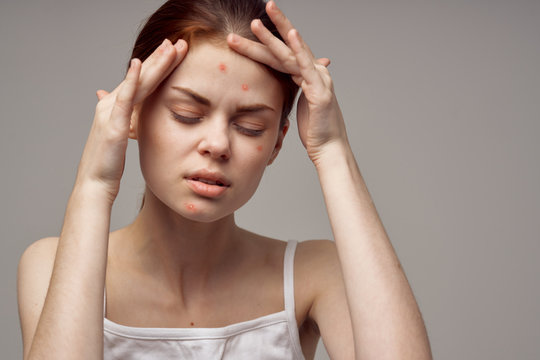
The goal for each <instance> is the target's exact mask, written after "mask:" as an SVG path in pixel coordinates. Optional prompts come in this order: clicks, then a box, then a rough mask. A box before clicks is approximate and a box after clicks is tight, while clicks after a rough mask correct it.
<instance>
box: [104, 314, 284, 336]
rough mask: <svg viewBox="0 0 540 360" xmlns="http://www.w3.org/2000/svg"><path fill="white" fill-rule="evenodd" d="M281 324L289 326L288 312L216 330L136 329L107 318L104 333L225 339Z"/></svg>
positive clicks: (260, 317) (264, 316) (216, 328)
mask: <svg viewBox="0 0 540 360" xmlns="http://www.w3.org/2000/svg"><path fill="white" fill-rule="evenodd" d="M279 323H283V324H284V326H287V313H286V310H281V311H279V312H275V313H271V314H268V315H263V316H259V317H257V318H255V319H250V320H246V321H242V322H238V323H234V324H230V325H226V326H222V327H215V328H156V327H134V326H127V325H121V324H118V323H115V322H114V321H111V320H109V319H107V318H106V317H104V318H103V328H104V331H106V332H109V333H111V334H115V335H117V336H122V337H129V338H138V339H162V340H167V339H170V340H181V339H202V338H224V337H229V336H233V335H237V334H239V333H242V332H246V331H251V330H256V329H259V328H263V327H267V326H272V325H275V324H279Z"/></svg>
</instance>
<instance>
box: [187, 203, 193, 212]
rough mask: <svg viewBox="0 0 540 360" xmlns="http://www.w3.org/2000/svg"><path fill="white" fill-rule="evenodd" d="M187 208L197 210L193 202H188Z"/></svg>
mask: <svg viewBox="0 0 540 360" xmlns="http://www.w3.org/2000/svg"><path fill="white" fill-rule="evenodd" d="M186 209H188V210H189V211H195V205H193V204H186Z"/></svg>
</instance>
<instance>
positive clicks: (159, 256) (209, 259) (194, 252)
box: [124, 191, 241, 292]
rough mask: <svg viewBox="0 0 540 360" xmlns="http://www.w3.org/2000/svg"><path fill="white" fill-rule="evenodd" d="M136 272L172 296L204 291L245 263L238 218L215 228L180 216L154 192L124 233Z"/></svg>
mask: <svg viewBox="0 0 540 360" xmlns="http://www.w3.org/2000/svg"><path fill="white" fill-rule="evenodd" d="M125 231H126V234H125V235H126V236H125V237H124V238H125V239H128V240H127V243H129V245H128V244H125V245H127V246H126V247H127V248H128V249H129V250H128V251H129V252H128V254H126V255H128V256H130V257H131V258H132V259H133V261H135V266H136V267H137V268H138V269H139V270H141V271H143V272H144V273H145V274H148V275H150V276H152V277H153V278H155V280H157V281H159V282H163V285H165V286H166V287H167V288H169V289H170V290H172V291H175V292H176V291H180V292H182V291H185V290H186V288H190V290H191V291H195V292H196V291H203V290H204V289H206V288H208V287H209V286H211V285H212V282H213V281H215V280H218V279H219V276H223V275H224V274H226V272H227V271H228V270H230V269H231V264H235V263H236V262H237V261H238V260H239V257H240V251H239V249H240V238H241V236H239V235H240V233H241V229H239V228H238V227H237V226H236V224H235V221H234V214H230V215H228V216H226V217H224V218H221V219H219V220H216V221H213V222H197V221H192V220H189V219H187V218H185V217H182V216H180V215H179V214H177V213H175V212H174V211H173V210H171V209H170V208H168V207H167V206H165V205H164V204H163V203H161V201H159V200H158V199H156V198H155V197H154V196H153V194H151V193H150V192H149V191H147V192H146V195H145V204H144V206H143V208H142V209H141V211H140V213H139V214H138V216H137V218H136V219H135V221H134V222H133V223H132V224H131V225H129V226H128V227H126V228H125Z"/></svg>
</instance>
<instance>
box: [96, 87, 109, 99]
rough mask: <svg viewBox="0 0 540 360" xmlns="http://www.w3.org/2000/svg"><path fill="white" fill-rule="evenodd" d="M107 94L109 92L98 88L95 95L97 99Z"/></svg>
mask: <svg viewBox="0 0 540 360" xmlns="http://www.w3.org/2000/svg"><path fill="white" fill-rule="evenodd" d="M107 95H109V92H107V91H105V90H102V89H99V90H98V91H96V96H97V98H98V100H101V99H103V98H104V97H105V96H107Z"/></svg>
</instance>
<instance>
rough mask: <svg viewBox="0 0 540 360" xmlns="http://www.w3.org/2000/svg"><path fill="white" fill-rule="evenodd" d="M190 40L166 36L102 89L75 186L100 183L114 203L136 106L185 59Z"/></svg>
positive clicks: (99, 187)
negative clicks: (109, 89) (112, 84)
mask: <svg viewBox="0 0 540 360" xmlns="http://www.w3.org/2000/svg"><path fill="white" fill-rule="evenodd" d="M187 48H188V46H187V43H186V42H185V41H184V40H182V39H180V40H178V41H177V42H176V43H175V44H174V45H173V44H172V43H171V42H170V41H169V40H168V39H165V40H164V41H163V43H162V44H161V45H160V46H159V47H158V48H157V49H156V50H155V51H154V52H153V53H152V55H150V56H149V57H148V58H147V59H146V60H145V61H144V63H142V64H141V61H140V60H139V59H132V60H131V63H130V67H129V70H128V72H127V74H126V77H125V79H124V80H123V81H122V82H121V83H120V85H118V86H117V87H116V89H114V90H113V91H112V92H110V93H108V92H107V91H105V90H98V91H97V96H98V99H99V101H98V104H97V106H96V113H95V116H94V122H93V124H92V128H91V130H90V134H89V136H88V140H87V141H86V145H85V147H84V151H83V155H82V158H81V161H80V163H79V168H78V171H77V179H76V181H75V187H77V186H81V187H85V186H86V185H87V184H91V187H95V186H94V185H97V188H98V189H102V191H104V192H105V195H106V196H107V198H108V199H109V200H110V201H111V204H112V202H113V201H114V199H115V198H116V196H117V194H118V191H119V189H120V180H121V178H122V174H123V172H124V164H125V156H126V148H127V143H128V136H129V132H130V122H131V117H132V113H133V108H134V106H135V105H137V104H139V103H141V102H142V101H143V100H144V99H145V98H146V97H147V96H148V95H150V94H151V93H152V92H153V91H154V90H155V89H156V88H157V87H158V86H159V84H160V83H161V82H162V81H163V80H164V79H165V78H166V77H167V76H168V75H169V74H170V73H171V72H172V71H173V70H174V69H175V68H176V67H177V66H178V65H179V64H180V63H181V62H182V60H183V58H184V57H185V55H186V53H187Z"/></svg>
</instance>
